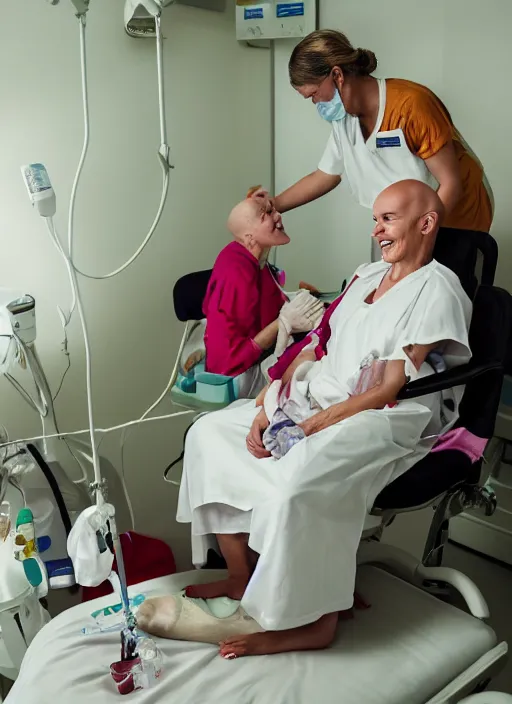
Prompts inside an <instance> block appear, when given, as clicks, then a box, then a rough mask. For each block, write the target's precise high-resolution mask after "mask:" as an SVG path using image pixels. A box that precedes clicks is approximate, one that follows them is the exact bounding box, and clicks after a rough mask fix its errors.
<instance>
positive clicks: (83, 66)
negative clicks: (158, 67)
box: [68, 15, 90, 312]
mask: <svg viewBox="0 0 512 704" xmlns="http://www.w3.org/2000/svg"><path fill="white" fill-rule="evenodd" d="M78 21H79V26H80V70H81V74H82V106H83V111H84V141H83V146H82V153H81V155H80V160H79V162H78V167H77V170H76V174H75V179H74V181H73V187H72V188H71V197H70V199H69V211H68V255H69V259H70V260H71V261H73V235H74V230H73V225H74V217H75V202H76V193H77V190H78V183H79V181H80V176H81V174H82V169H83V166H84V163H85V158H86V156H87V150H88V149H89V134H90V130H89V95H88V89H87V54H86V42H85V27H86V19H85V15H81V16H80V17H79V18H78ZM75 305H76V291H75V290H73V304H72V307H71V312H73V310H74V308H75Z"/></svg>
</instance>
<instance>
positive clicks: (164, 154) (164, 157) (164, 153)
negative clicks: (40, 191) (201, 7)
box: [68, 16, 169, 280]
mask: <svg viewBox="0 0 512 704" xmlns="http://www.w3.org/2000/svg"><path fill="white" fill-rule="evenodd" d="M81 20H82V21H81V23H80V27H81V31H80V49H81V52H80V54H81V63H82V92H83V102H84V123H85V138H84V148H83V151H82V157H81V159H80V164H79V167H78V170H77V173H76V176H75V182H74V183H73V190H72V192H71V201H70V207H69V220H68V249H69V258H70V260H71V262H72V265H73V268H74V270H75V271H77V272H78V273H79V274H80V275H81V276H85V277H86V278H87V279H95V280H101V279H110V278H112V277H113V276H117V274H120V273H121V272H122V271H124V270H125V269H127V268H128V267H129V266H130V265H131V264H133V262H134V261H135V260H136V259H137V257H138V256H139V255H140V254H141V253H142V251H143V250H144V249H145V248H146V246H147V244H148V243H149V240H150V239H151V237H152V236H153V233H154V232H155V230H156V228H157V226H158V223H159V222H160V218H161V217H162V212H163V210H164V207H165V203H166V200H167V194H168V192H169V145H168V144H167V136H166V117H165V102H164V79H163V37H162V32H161V30H160V17H159V16H158V17H156V18H155V21H156V29H157V37H156V48H157V73H158V107H159V115H160V142H161V143H160V149H159V153H158V154H159V158H160V164H161V166H162V171H163V182H162V196H161V198H160V204H159V206H158V210H157V213H156V217H155V219H154V220H153V224H152V225H151V228H150V230H149V232H148V234H147V235H146V237H145V238H144V240H143V242H142V244H141V245H140V246H139V247H138V248H137V250H136V251H135V252H134V254H133V255H132V256H131V257H130V258H129V259H128V261H126V262H125V263H124V264H122V265H121V266H119V267H118V268H117V269H114V271H111V272H110V273H109V274H102V275H95V274H87V273H86V272H84V271H82V270H81V269H79V268H78V267H77V266H76V264H75V263H74V261H73V215H74V206H75V197H76V188H77V186H78V180H79V177H80V173H81V170H82V166H83V162H84V159H85V155H86V153H87V147H88V141H89V111H88V104H89V98H88V89H87V71H86V53H85V16H82V18H81Z"/></svg>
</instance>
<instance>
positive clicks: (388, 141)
mask: <svg viewBox="0 0 512 704" xmlns="http://www.w3.org/2000/svg"><path fill="white" fill-rule="evenodd" d="M401 146H402V142H401V140H400V137H399V136H398V135H397V136H396V137H377V149H382V148H383V147H401Z"/></svg>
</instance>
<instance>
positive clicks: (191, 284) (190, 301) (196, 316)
mask: <svg viewBox="0 0 512 704" xmlns="http://www.w3.org/2000/svg"><path fill="white" fill-rule="evenodd" d="M211 275H212V269H207V270H205V271H194V272H192V274H186V275H185V276H182V277H181V279H178V281H176V283H175V284H174V289H173V292H172V295H173V300H174V312H175V313H176V317H177V318H178V320H180V321H181V322H182V323H186V322H187V321H188V320H202V319H203V318H204V315H203V301H204V297H205V295H206V289H207V288H208V282H209V281H210V277H211Z"/></svg>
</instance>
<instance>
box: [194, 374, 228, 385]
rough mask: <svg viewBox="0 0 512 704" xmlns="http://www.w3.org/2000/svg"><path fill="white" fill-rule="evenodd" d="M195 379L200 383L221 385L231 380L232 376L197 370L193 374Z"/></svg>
mask: <svg viewBox="0 0 512 704" xmlns="http://www.w3.org/2000/svg"><path fill="white" fill-rule="evenodd" d="M195 381H198V382H200V383H201V384H209V385H210V386H223V385H224V384H229V382H232V381H233V377H232V376H225V375H224V374H212V373H211V372H198V373H197V374H196V375H195Z"/></svg>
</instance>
